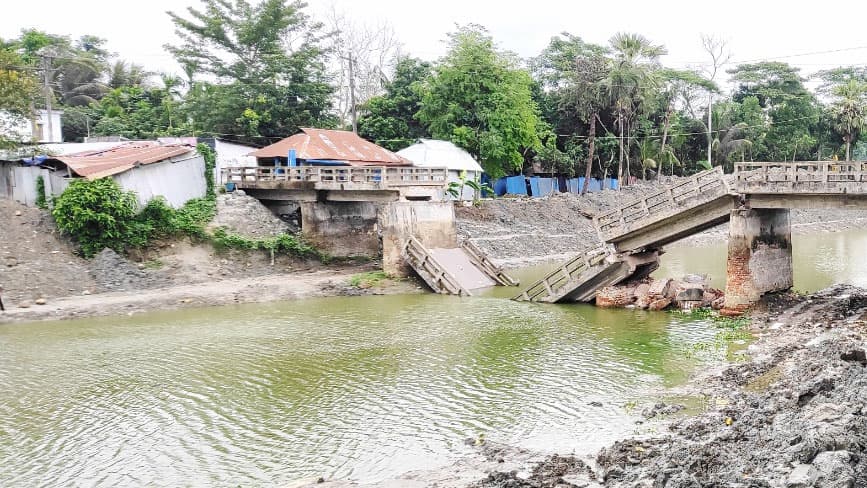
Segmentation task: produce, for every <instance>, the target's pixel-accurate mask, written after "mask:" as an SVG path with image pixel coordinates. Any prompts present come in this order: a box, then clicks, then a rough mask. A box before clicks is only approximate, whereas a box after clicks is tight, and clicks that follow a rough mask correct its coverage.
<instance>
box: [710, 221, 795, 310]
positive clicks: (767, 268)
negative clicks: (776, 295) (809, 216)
mask: <svg viewBox="0 0 867 488" xmlns="http://www.w3.org/2000/svg"><path fill="white" fill-rule="evenodd" d="M791 287H792V228H791V224H790V222H789V210H788V209H738V210H732V211H731V219H730V221H729V248H728V263H727V273H726V290H725V309H726V310H728V311H731V312H743V311H745V310H746V309H747V308H749V307H750V306H751V305H753V304H754V303H756V302H757V301H758V300H759V299H760V298H761V297H762V295H763V294H765V293H768V292H773V291H782V290H787V289H789V288H791Z"/></svg>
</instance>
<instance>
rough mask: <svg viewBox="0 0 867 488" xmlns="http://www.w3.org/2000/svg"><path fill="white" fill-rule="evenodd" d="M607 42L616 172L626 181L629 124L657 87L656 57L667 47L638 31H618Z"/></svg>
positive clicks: (630, 125)
mask: <svg viewBox="0 0 867 488" xmlns="http://www.w3.org/2000/svg"><path fill="white" fill-rule="evenodd" d="M609 43H610V44H611V49H612V52H613V55H614V59H613V64H612V67H611V70H610V71H609V74H608V82H607V83H608V93H609V94H610V97H611V100H612V102H613V103H614V105H615V110H616V114H617V115H616V117H617V128H618V132H619V133H620V134H619V136H620V141H619V143H620V158H619V160H618V167H617V174H618V178H620V179H621V182H623V183H625V181H626V180H625V179H624V178H626V177H628V176H629V174H630V168H629V167H630V162H629V153H630V150H631V140H632V128H633V127H632V125H633V122H634V120H635V118H636V116H637V114H638V113H639V112H640V111H641V110H642V109H643V106H644V104H645V103H647V102H648V100H649V99H651V97H652V96H653V95H654V94H655V90H657V89H658V88H659V77H658V70H659V68H660V66H661V65H660V63H659V58H660V56H662V55H664V54H666V53H667V51H666V49H665V47H664V46H661V45H657V44H653V43H652V42H651V41H650V40H649V39H647V38H646V37H644V36H642V35H640V34H631V33H618V34H615V35H614V37H612V38H611V40H610V41H609ZM624 137H625V138H626V145H625V146H624ZM624 156H625V158H626V159H625V161H626V166H625V168H624V166H623V162H624ZM623 183H622V184H623Z"/></svg>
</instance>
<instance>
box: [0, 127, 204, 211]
mask: <svg viewBox="0 0 867 488" xmlns="http://www.w3.org/2000/svg"><path fill="white" fill-rule="evenodd" d="M64 149H65V148H64ZM80 149H82V150H81V151H77V152H76V151H69V152H65V151H59V152H65V153H64V154H46V155H43V156H35V157H31V158H23V159H17V160H11V161H0V198H2V197H5V198H10V199H13V200H16V201H18V202H21V203H24V204H26V205H33V204H35V202H36V199H37V197H38V192H37V183H36V180H37V178H39V177H40V176H41V177H42V181H43V185H44V188H45V194H46V196H51V195H55V196H56V195H60V194H61V193H63V191H64V190H65V189H66V187H67V186H69V183H70V182H71V181H73V180H75V179H78V178H83V179H86V180H96V179H99V178H112V179H114V180H115V181H116V182H117V183H118V185H119V186H120V187H121V188H123V189H124V190H127V191H133V192H135V194H136V196H137V198H138V201H139V204H140V205H142V206H144V205H145V204H147V202H148V201H149V200H151V199H152V198H154V197H157V196H161V197H163V198H165V199H166V201H167V202H168V203H169V204H170V205H171V206H173V207H175V208H178V207H181V206H182V205H183V204H184V203H186V202H187V201H188V200H191V199H193V198H198V197H202V196H204V195H205V192H206V191H207V185H206V183H205V174H204V173H205V161H204V158H203V157H202V156H201V155H199V153H198V152H197V151H196V149H195V148H194V147H192V146H190V145H187V144H160V143H158V142H154V141H130V142H125V143H122V144H111V145H108V146H107V147H98V146H92V147H88V148H85V147H81V148H80Z"/></svg>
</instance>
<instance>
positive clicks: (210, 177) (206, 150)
mask: <svg viewBox="0 0 867 488" xmlns="http://www.w3.org/2000/svg"><path fill="white" fill-rule="evenodd" d="M196 151H198V152H199V154H201V155H202V158H204V160H205V185H206V187H207V191H206V192H205V198H211V199H213V198H214V197H215V196H216V193H214V168H216V167H217V155H216V153H214V150H213V149H211V146H208V145H207V144H202V143H199V144H198V145H197V146H196Z"/></svg>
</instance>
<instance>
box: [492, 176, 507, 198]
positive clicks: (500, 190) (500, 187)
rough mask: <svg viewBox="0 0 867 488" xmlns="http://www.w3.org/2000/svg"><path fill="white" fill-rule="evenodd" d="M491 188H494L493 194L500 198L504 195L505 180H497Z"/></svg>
mask: <svg viewBox="0 0 867 488" xmlns="http://www.w3.org/2000/svg"><path fill="white" fill-rule="evenodd" d="M491 186H492V187H493V188H494V194H495V195H497V196H498V197H501V196H503V195H505V194H506V179H505V178H499V179H498V180H496V181H494V184H493V185H491Z"/></svg>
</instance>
